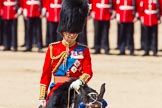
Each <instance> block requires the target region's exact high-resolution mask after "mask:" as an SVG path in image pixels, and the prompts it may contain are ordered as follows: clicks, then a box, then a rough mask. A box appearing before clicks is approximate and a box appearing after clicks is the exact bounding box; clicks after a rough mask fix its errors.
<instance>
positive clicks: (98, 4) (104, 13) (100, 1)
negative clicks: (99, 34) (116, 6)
mask: <svg viewBox="0 0 162 108" xmlns="http://www.w3.org/2000/svg"><path fill="white" fill-rule="evenodd" d="M92 7H93V11H94V19H95V20H102V21H107V20H110V18H111V8H112V5H111V4H110V0H93V1H92Z"/></svg>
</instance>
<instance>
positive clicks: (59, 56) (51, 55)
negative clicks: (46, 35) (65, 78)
mask: <svg viewBox="0 0 162 108" xmlns="http://www.w3.org/2000/svg"><path fill="white" fill-rule="evenodd" d="M66 55H67V52H66V51H63V52H61V54H60V55H58V56H56V57H55V56H53V47H52V44H50V57H51V59H52V62H53V60H56V59H58V58H60V60H59V62H58V63H57V65H56V66H55V68H54V69H53V70H52V73H54V72H55V71H56V69H57V68H58V67H59V66H60V64H61V62H62V61H63V59H64V57H65V56H66Z"/></svg>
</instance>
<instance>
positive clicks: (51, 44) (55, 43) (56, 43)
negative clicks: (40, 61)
mask: <svg viewBox="0 0 162 108" xmlns="http://www.w3.org/2000/svg"><path fill="white" fill-rule="evenodd" d="M58 43H60V41H57V42H53V43H50V44H49V46H51V45H55V44H58Z"/></svg>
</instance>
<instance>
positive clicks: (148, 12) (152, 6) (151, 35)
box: [141, 0, 160, 56]
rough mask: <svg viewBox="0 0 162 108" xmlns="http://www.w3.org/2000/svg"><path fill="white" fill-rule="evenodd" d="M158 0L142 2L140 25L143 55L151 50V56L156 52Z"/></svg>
mask: <svg viewBox="0 0 162 108" xmlns="http://www.w3.org/2000/svg"><path fill="white" fill-rule="evenodd" d="M159 9H160V7H159V0H143V9H142V17H141V20H142V24H143V26H144V33H145V45H144V51H145V53H144V55H143V56H148V55H149V52H150V50H151V49H152V50H153V56H157V52H158V24H159V23H160V12H159Z"/></svg>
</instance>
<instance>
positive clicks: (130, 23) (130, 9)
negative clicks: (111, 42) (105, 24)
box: [116, 0, 136, 55]
mask: <svg viewBox="0 0 162 108" xmlns="http://www.w3.org/2000/svg"><path fill="white" fill-rule="evenodd" d="M116 13H117V15H116V17H117V21H118V22H119V24H120V31H119V50H120V53H119V55H125V49H126V48H127V47H128V49H129V50H130V55H134V38H133V34H134V22H135V21H136V17H135V15H136V12H135V1H134V0H117V11H116Z"/></svg>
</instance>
